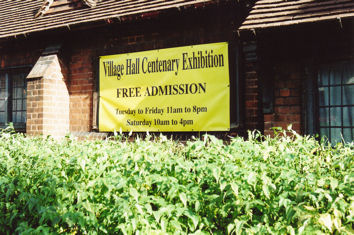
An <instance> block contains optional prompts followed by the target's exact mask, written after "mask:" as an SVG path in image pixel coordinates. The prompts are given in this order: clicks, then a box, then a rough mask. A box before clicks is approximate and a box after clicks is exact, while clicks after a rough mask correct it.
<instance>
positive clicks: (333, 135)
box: [318, 61, 354, 144]
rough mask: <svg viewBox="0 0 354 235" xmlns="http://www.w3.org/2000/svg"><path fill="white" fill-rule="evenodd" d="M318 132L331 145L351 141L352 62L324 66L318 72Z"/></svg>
mask: <svg viewBox="0 0 354 235" xmlns="http://www.w3.org/2000/svg"><path fill="white" fill-rule="evenodd" d="M318 92H319V93H318V94H319V132H320V135H321V137H323V136H326V137H327V138H328V140H329V141H330V142H331V143H333V144H335V143H337V142H340V141H342V139H344V141H347V142H351V141H353V139H354V138H353V136H354V124H353V123H354V122H353V113H354V63H353V61H347V62H341V63H336V64H331V65H328V66H325V67H323V68H321V69H320V70H319V73H318Z"/></svg>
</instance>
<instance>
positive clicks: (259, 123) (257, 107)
mask: <svg viewBox="0 0 354 235" xmlns="http://www.w3.org/2000/svg"><path fill="white" fill-rule="evenodd" d="M256 49H257V45H256V43H255V42H252V41H250V42H245V43H244V45H243V54H244V61H245V64H244V66H245V67H244V71H245V94H244V95H245V96H244V97H245V99H244V102H245V128H246V130H254V129H258V130H262V129H263V116H262V110H261V93H260V88H259V77H258V76H259V74H258V65H257V51H256Z"/></svg>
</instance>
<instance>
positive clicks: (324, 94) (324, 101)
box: [318, 87, 328, 106]
mask: <svg viewBox="0 0 354 235" xmlns="http://www.w3.org/2000/svg"><path fill="white" fill-rule="evenodd" d="M318 91H319V100H320V105H321V106H323V105H326V106H328V88H327V87H320V88H319V89H318Z"/></svg>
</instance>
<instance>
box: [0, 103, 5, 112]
mask: <svg viewBox="0 0 354 235" xmlns="http://www.w3.org/2000/svg"><path fill="white" fill-rule="evenodd" d="M0 111H3V112H4V111H5V100H0Z"/></svg>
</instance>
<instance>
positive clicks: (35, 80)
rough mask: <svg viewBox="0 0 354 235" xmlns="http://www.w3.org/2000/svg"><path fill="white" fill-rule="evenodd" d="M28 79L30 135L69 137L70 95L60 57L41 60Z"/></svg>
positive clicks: (51, 56)
mask: <svg viewBox="0 0 354 235" xmlns="http://www.w3.org/2000/svg"><path fill="white" fill-rule="evenodd" d="M27 79H28V80H27V124H26V131H27V134H28V135H45V136H46V135H51V136H53V137H63V136H65V135H66V134H68V133H69V92H68V88H67V85H66V83H65V78H64V75H63V73H62V68H61V65H60V62H59V59H58V57H57V55H47V56H41V57H40V58H39V60H38V61H37V63H36V65H35V66H34V67H33V69H32V71H31V72H30V73H29V75H28V76H27Z"/></svg>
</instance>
